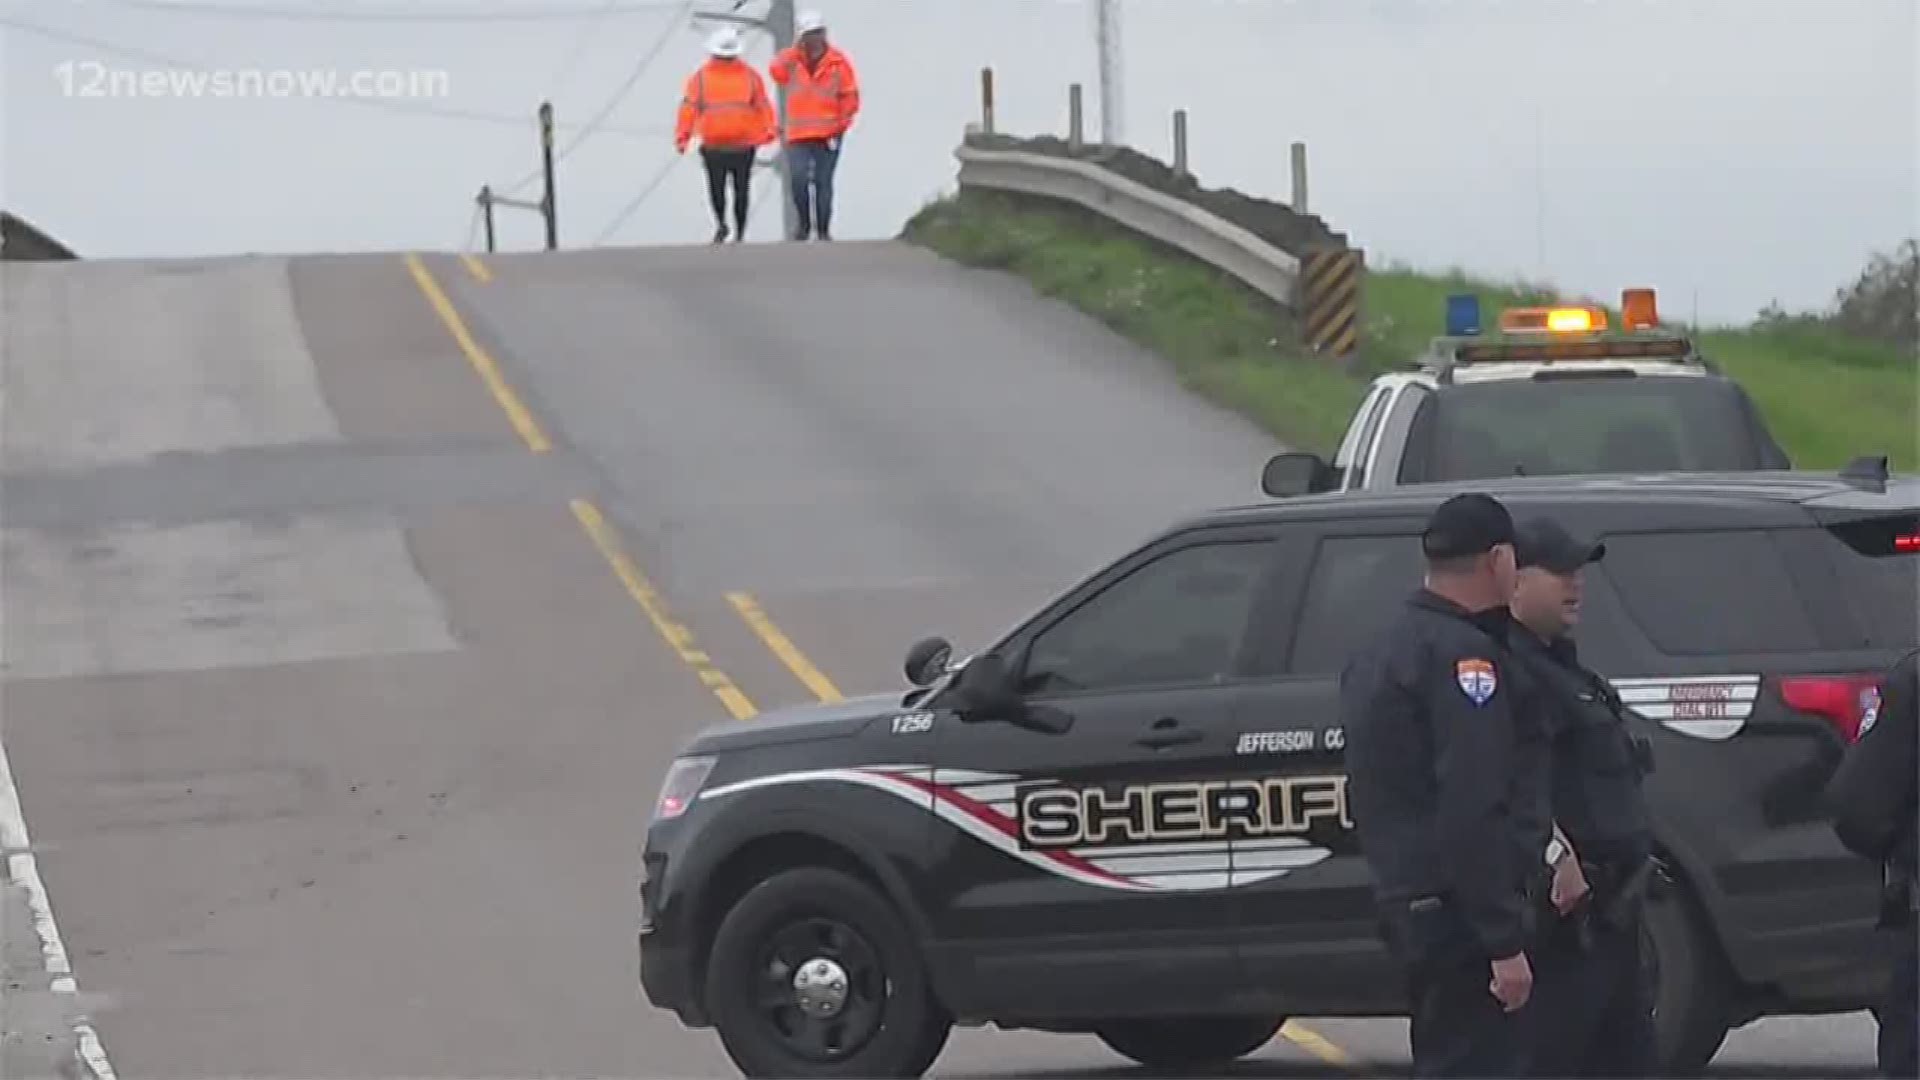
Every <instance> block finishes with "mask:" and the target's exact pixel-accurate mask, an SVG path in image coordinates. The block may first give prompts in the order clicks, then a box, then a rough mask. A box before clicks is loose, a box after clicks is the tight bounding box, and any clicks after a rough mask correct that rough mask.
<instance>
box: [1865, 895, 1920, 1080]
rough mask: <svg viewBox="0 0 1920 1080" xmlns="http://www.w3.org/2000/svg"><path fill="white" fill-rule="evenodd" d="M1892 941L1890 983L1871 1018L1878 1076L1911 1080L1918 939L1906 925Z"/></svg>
mask: <svg viewBox="0 0 1920 1080" xmlns="http://www.w3.org/2000/svg"><path fill="white" fill-rule="evenodd" d="M1891 937H1892V939H1893V949H1894V959H1893V980H1892V981H1891V982H1890V983H1889V984H1888V985H1887V996H1886V998H1885V1000H1884V1001H1883V1002H1882V1003H1881V1005H1880V1007H1879V1008H1878V1009H1875V1010H1874V1013H1875V1018H1876V1019H1878V1020H1879V1021H1880V1039H1879V1043H1880V1045H1879V1058H1880V1075H1881V1076H1901V1077H1908V1078H1912V1077H1915V1076H1920V1061H1916V1056H1917V1055H1916V1034H1920V1033H1917V1032H1916V1030H1915V1029H1916V1028H1920V985H1917V984H1916V980H1917V979H1920V974H1917V973H1916V970H1915V969H1916V967H1920V959H1917V958H1916V956H1915V952H1914V950H1915V948H1916V947H1920V938H1917V937H1916V935H1915V932H1914V926H1913V924H1912V923H1911V922H1909V923H1908V924H1907V925H1906V926H1905V927H1902V928H1901V929H1900V930H1899V931H1898V932H1896V933H1894V934H1892V935H1891Z"/></svg>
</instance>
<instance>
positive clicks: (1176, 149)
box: [1173, 109, 1190, 180]
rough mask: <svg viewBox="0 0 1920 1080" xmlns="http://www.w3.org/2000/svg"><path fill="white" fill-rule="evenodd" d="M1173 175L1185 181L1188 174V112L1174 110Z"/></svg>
mask: <svg viewBox="0 0 1920 1080" xmlns="http://www.w3.org/2000/svg"><path fill="white" fill-rule="evenodd" d="M1173 175H1175V176H1177V177H1179V178H1180V179H1182V180H1185V179H1187V178H1188V176H1189V175H1190V174H1189V173H1188V172H1187V110H1185V109H1175V110H1173Z"/></svg>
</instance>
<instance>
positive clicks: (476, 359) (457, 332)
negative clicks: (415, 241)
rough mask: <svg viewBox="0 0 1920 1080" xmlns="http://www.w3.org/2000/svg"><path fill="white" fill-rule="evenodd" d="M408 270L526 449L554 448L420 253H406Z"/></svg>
mask: <svg viewBox="0 0 1920 1080" xmlns="http://www.w3.org/2000/svg"><path fill="white" fill-rule="evenodd" d="M407 269H408V270H411V271H412V272H413V280H414V282H415V283H416V284H418V285H419V286H420V291H421V292H422V293H424V294H426V297H427V302H428V303H429V304H432V305H433V310H434V311H435V312H437V313H439V315H440V321H441V322H443V323H445V324H446V326H447V330H448V332H449V333H451V334H452V335H453V340H454V341H455V342H456V343H458V344H459V346H460V351H461V352H462V353H465V354H466V357H467V361H468V362H469V363H471V364H472V365H473V370H474V371H476V372H478V373H479V375H480V381H481V382H484V383H486V384H487V389H488V390H491V391H493V399H494V400H495V401H498V402H499V403H500V407H501V408H502V409H504V410H506V413H507V419H508V420H509V421H510V422H512V424H513V429H514V430H515V431H517V432H519V433H520V438H521V439H522V440H524V441H525V442H526V444H527V449H529V450H531V451H533V452H534V453H536V454H544V453H546V452H547V451H548V450H551V449H553V444H552V443H550V442H548V441H547V433H546V432H544V431H542V430H540V424H539V422H538V421H536V420H535V419H534V418H533V412H532V410H530V409H528V408H527V406H526V404H525V403H524V402H522V401H521V400H520V396H519V395H518V394H515V393H514V392H513V388H512V387H511V386H508V385H507V380H506V376H504V375H502V374H500V365H499V364H497V363H495V362H494V359H493V357H491V356H488V355H487V351H486V350H485V349H483V348H481V347H480V343H479V342H477V341H475V340H474V339H473V334H472V333H470V332H469V331H468V330H467V324H466V322H465V321H463V320H462V319H461V318H460V313H459V312H458V311H456V310H454V307H453V301H451V300H448V299H447V294H446V293H444V292H442V291H441V290H440V284H439V283H438V282H436V281H435V280H434V279H433V275H432V274H431V273H429V272H428V270H427V267H426V264H425V263H422V262H421V261H420V256H418V255H415V254H413V253H412V252H408V253H407Z"/></svg>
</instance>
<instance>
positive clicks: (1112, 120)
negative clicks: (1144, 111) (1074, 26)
mask: <svg viewBox="0 0 1920 1080" xmlns="http://www.w3.org/2000/svg"><path fill="white" fill-rule="evenodd" d="M1093 23H1094V37H1095V40H1096V41H1097V43H1098V47H1099V50H1100V141H1101V142H1102V143H1104V144H1105V145H1107V146H1119V145H1121V141H1122V140H1123V139H1124V138H1125V137H1126V136H1125V135H1124V134H1123V133H1122V130H1121V123H1120V121H1121V119H1122V118H1123V117H1125V116H1126V103H1125V102H1124V101H1123V100H1122V98H1121V89H1122V87H1123V85H1124V84H1125V82H1126V76H1125V75H1124V74H1123V73H1122V71H1121V67H1120V56H1121V49H1120V0H1093Z"/></svg>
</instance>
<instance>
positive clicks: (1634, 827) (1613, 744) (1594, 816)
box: [1509, 623, 1653, 862]
mask: <svg viewBox="0 0 1920 1080" xmlns="http://www.w3.org/2000/svg"><path fill="white" fill-rule="evenodd" d="M1509 641H1510V644H1511V645H1512V648H1513V653H1514V656H1515V658H1516V659H1518V660H1519V661H1521V662H1522V663H1523V664H1525V665H1526V666H1527V670H1528V671H1529V672H1530V673H1532V674H1534V675H1535V676H1536V677H1537V678H1538V679H1539V683H1540V690H1541V693H1542V695H1543V703H1544V704H1545V705H1546V708H1547V716H1548V718H1549V720H1548V726H1549V733H1550V738H1551V740H1552V750H1551V756H1552V765H1551V769H1552V774H1553V776H1552V784H1551V789H1552V805H1553V816H1554V820H1556V821H1558V822H1559V823H1560V828H1561V829H1562V830H1564V831H1565V832H1566V834H1567V839H1568V840H1570V841H1572V842H1573V848H1574V850H1575V851H1576V852H1578V853H1579V856H1580V858H1581V859H1583V860H1586V861H1589V862H1625V861H1632V860H1638V859H1644V858H1646V857H1647V856H1648V855H1651V854H1652V853H1653V825H1652V821H1651V819H1650V817H1649V815H1648V813H1647V802H1646V795H1645V792H1644V791H1643V790H1642V788H1641V780H1642V774H1641V763H1640V755H1639V754H1638V753H1636V752H1635V748H1634V742H1633V733H1632V732H1631V731H1630V730H1628V728H1627V721H1626V717H1625V715H1624V711H1625V706H1624V705H1622V704H1621V702H1620V699H1619V696H1618V695H1617V694H1615V693H1614V690H1613V687H1612V686H1611V685H1610V684H1609V683H1608V682H1607V680H1606V679H1604V678H1602V677H1600V676H1599V675H1598V674H1596V673H1595V672H1593V671H1590V670H1588V669H1587V668H1585V667H1583V666H1581V664H1580V657H1579V652H1578V650H1577V649H1576V648H1575V646H1574V643H1573V640H1572V639H1571V638H1567V637H1559V638H1555V639H1553V640H1551V641H1548V640H1546V639H1543V638H1541V637H1540V636H1539V635H1538V634H1535V633H1534V632H1533V631H1531V630H1529V629H1527V628H1526V627H1525V626H1521V625H1519V624H1517V623H1516V624H1515V625H1514V628H1513V634H1512V636H1511V638H1510V639H1509Z"/></svg>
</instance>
